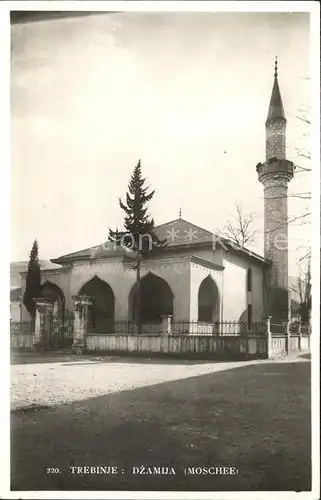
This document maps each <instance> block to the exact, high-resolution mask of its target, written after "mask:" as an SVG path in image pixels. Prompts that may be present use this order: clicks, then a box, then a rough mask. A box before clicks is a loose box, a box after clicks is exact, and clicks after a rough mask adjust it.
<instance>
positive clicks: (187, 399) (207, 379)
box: [11, 362, 311, 491]
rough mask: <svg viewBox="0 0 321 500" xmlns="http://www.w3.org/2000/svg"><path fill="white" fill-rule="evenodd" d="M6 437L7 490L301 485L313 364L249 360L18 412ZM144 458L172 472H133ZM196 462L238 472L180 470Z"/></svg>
mask: <svg viewBox="0 0 321 500" xmlns="http://www.w3.org/2000/svg"><path fill="white" fill-rule="evenodd" d="M11 445H12V450H11V451H12V453H11V481H12V484H11V489H13V490H29V491H34V490H70V491H72V490H109V491H112V490H136V491H139V490H147V491H157V490H159V491H188V490H190V491H237V490H240V491H247V490H249V491H260V490H261V491H270V490H274V491H276V490H278V491H280V490H281V491H293V490H294V491H301V490H303V491H306V490H309V489H310V487H311V486H310V470H311V463H310V462H311V460H310V456H311V451H310V363H308V362H301V363H298V362H297V363H295V362H293V363H291V362H288V363H277V362H276V363H271V364H256V365H248V366H243V367H237V368H234V369H232V370H228V371H224V372H217V373H212V374H208V375H202V376H198V377H192V378H186V379H184V380H178V381H174V382H166V383H162V384H157V385H154V386H149V387H144V388H139V389H135V390H131V391H123V392H119V393H113V394H110V395H106V396H101V397H96V398H92V399H88V400H85V401H78V402H74V403H72V404H65V405H62V406H59V407H56V408H53V409H43V410H42V411H34V412H25V413H15V414H12V415H11ZM72 466H114V467H117V474H115V475H109V474H89V475H88V474H72V473H71V472H72V469H71V467H72ZM141 466H144V467H147V466H151V467H153V466H155V467H161V466H163V467H169V468H171V467H173V468H174V470H175V472H176V474H175V475H174V474H172V475H166V474H164V475H149V474H134V472H135V471H137V470H136V469H133V468H134V467H138V470H142V469H141V468H140V467H141ZM193 466H194V467H209V466H228V467H229V466H232V467H236V469H237V471H238V473H237V474H234V475H208V474H202V475H198V474H191V475H184V468H186V467H193ZM145 470H147V469H145Z"/></svg>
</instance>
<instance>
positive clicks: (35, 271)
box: [23, 240, 41, 319]
mask: <svg viewBox="0 0 321 500" xmlns="http://www.w3.org/2000/svg"><path fill="white" fill-rule="evenodd" d="M40 295H41V278H40V265H39V257H38V242H37V240H35V241H34V242H33V245H32V249H31V252H30V256H29V263H28V274H27V279H26V290H25V293H24V296H23V303H24V305H25V306H26V308H27V310H28V312H29V314H30V316H31V317H32V319H34V318H35V316H36V305H35V303H34V301H33V298H34V297H39V296H40Z"/></svg>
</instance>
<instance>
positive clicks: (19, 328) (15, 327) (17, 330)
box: [10, 321, 33, 335]
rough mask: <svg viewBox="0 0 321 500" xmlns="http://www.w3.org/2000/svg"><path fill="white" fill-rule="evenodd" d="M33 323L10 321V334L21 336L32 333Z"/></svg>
mask: <svg viewBox="0 0 321 500" xmlns="http://www.w3.org/2000/svg"><path fill="white" fill-rule="evenodd" d="M32 332H33V323H32V321H10V333H11V335H12V334H23V333H26V334H27V333H29V334H30V333H32Z"/></svg>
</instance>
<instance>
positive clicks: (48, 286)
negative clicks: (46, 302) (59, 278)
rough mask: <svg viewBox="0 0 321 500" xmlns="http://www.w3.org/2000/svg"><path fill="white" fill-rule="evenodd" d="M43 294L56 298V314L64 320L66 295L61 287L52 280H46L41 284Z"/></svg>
mask: <svg viewBox="0 0 321 500" xmlns="http://www.w3.org/2000/svg"><path fill="white" fill-rule="evenodd" d="M41 296H42V297H44V298H48V299H54V308H53V312H54V315H55V316H57V317H59V318H60V320H63V319H64V314H65V295H64V292H63V291H62V290H61V288H60V287H59V286H57V285H55V284H54V283H51V282H50V281H45V283H44V284H43V285H42V286H41Z"/></svg>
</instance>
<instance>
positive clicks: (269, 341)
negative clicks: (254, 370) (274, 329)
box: [266, 316, 272, 359]
mask: <svg viewBox="0 0 321 500" xmlns="http://www.w3.org/2000/svg"><path fill="white" fill-rule="evenodd" d="M266 333H267V357H268V359H270V358H271V357H272V336H271V316H269V317H268V318H266Z"/></svg>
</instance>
